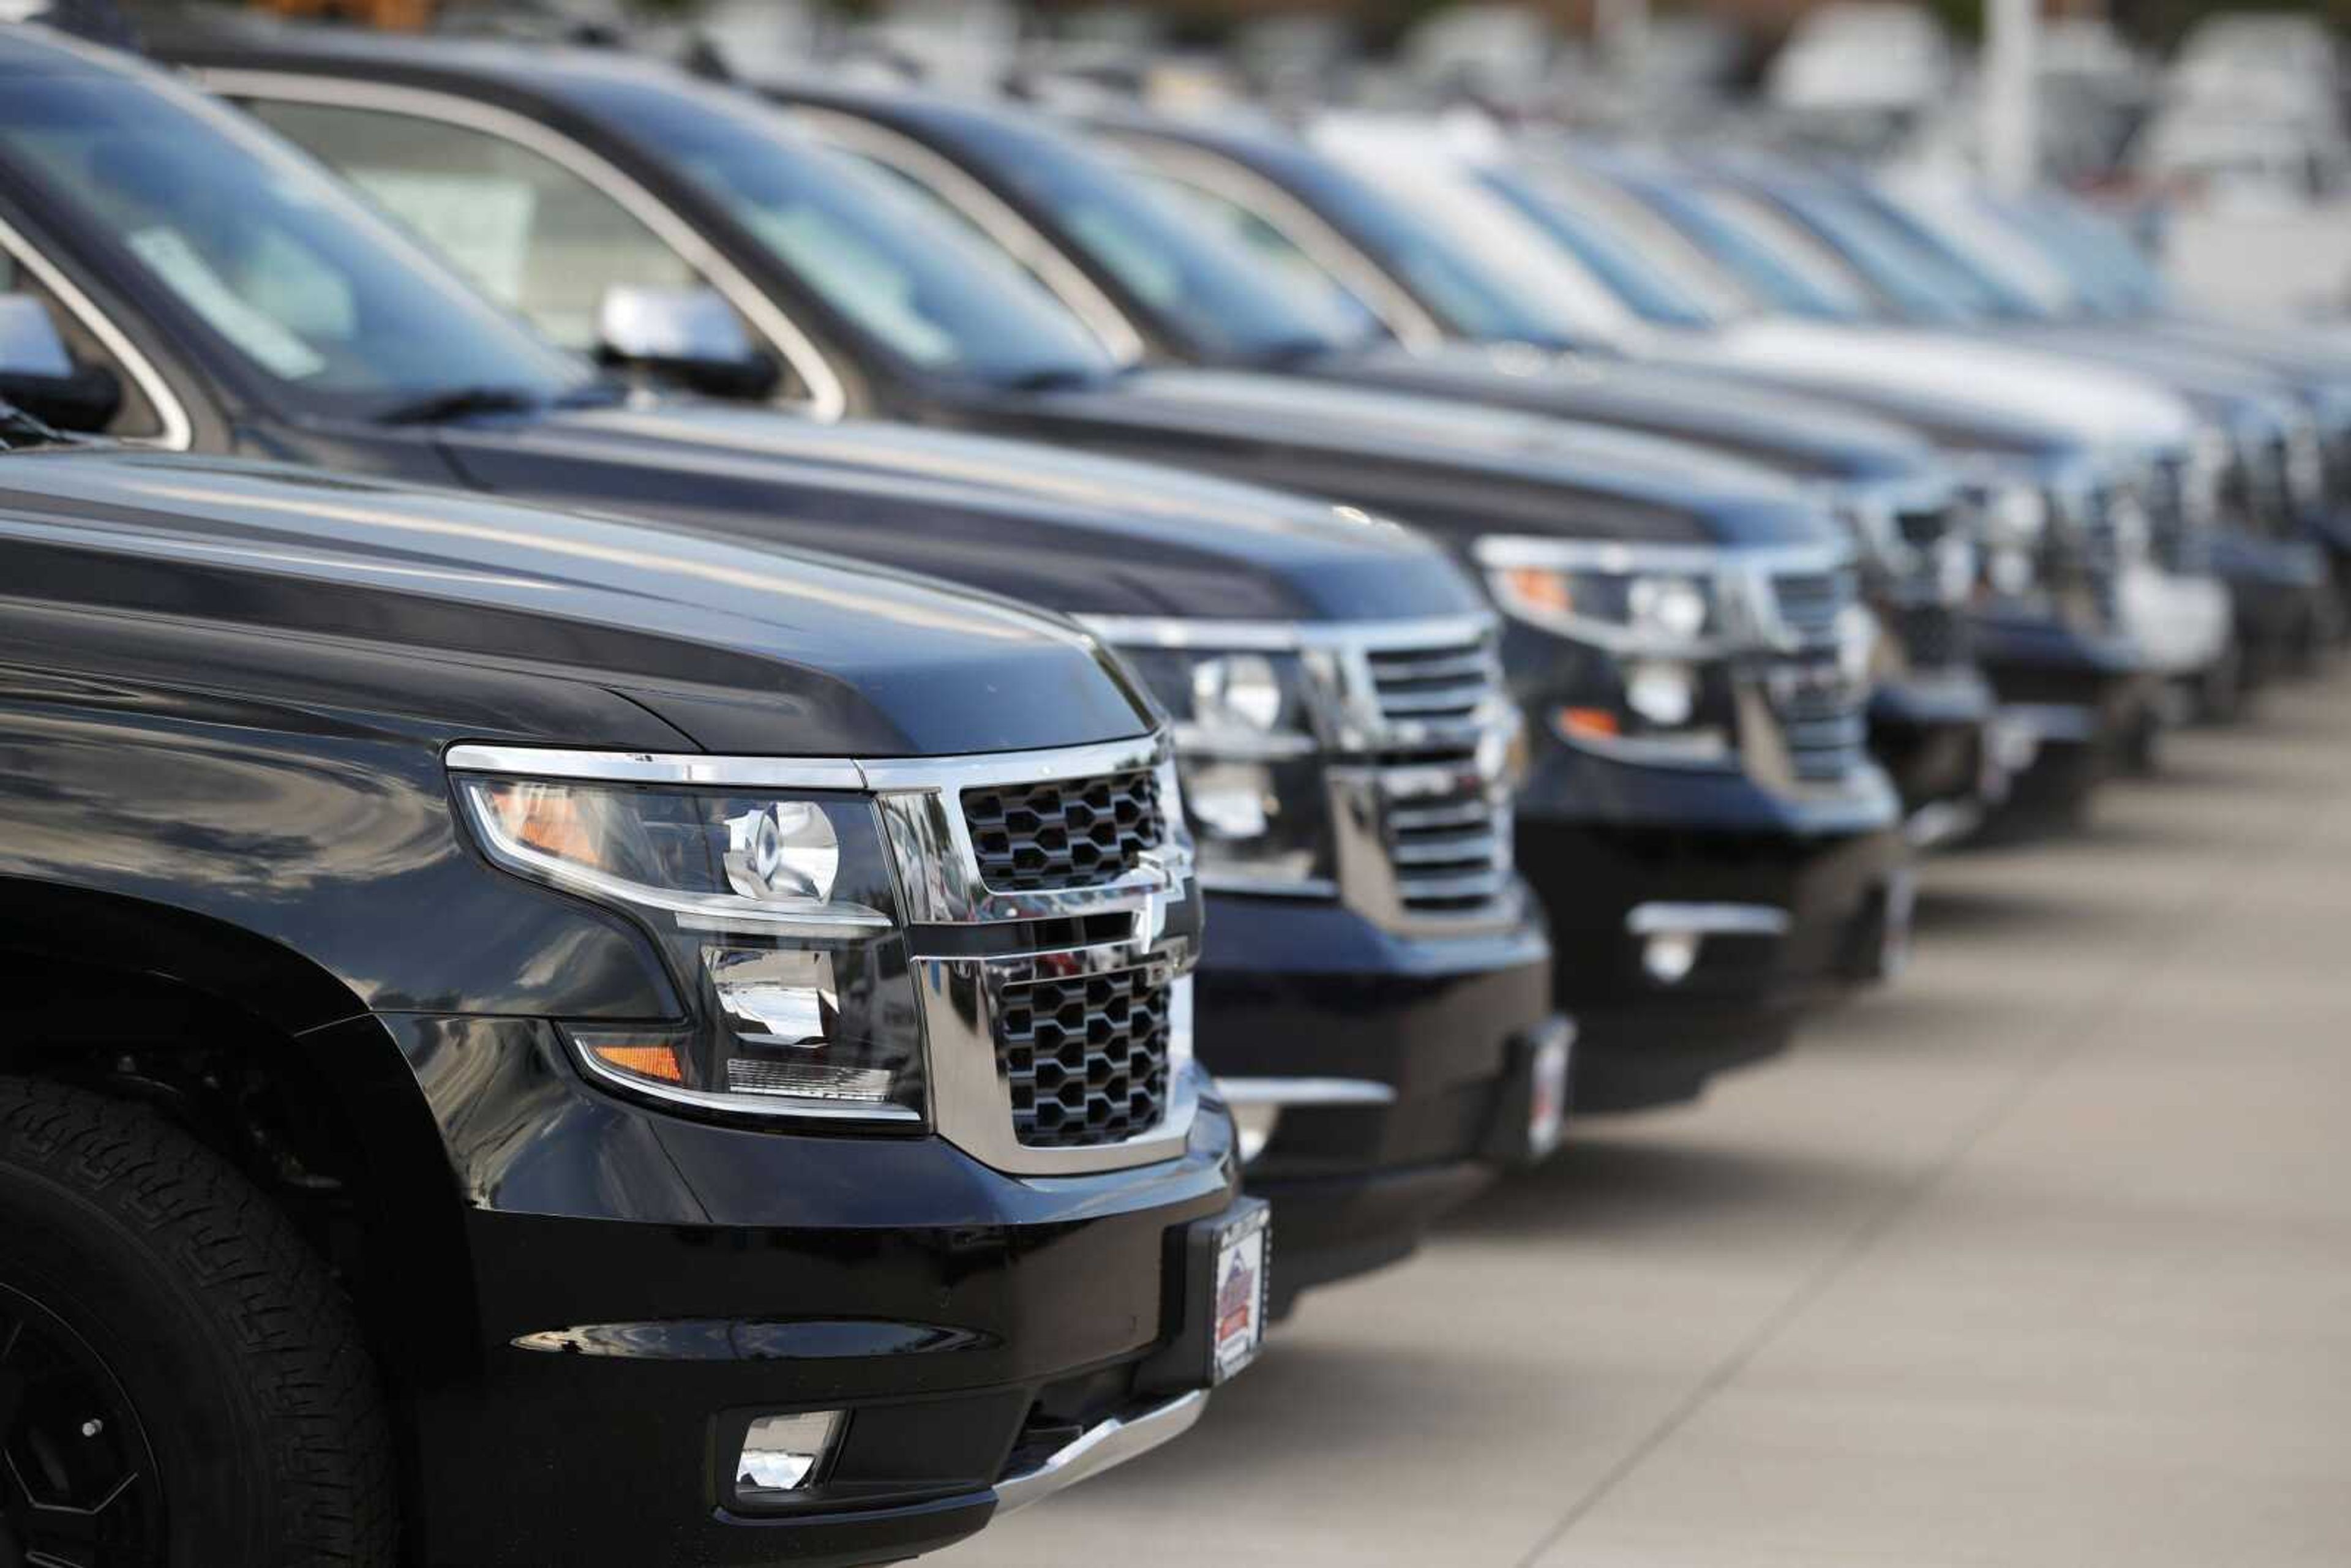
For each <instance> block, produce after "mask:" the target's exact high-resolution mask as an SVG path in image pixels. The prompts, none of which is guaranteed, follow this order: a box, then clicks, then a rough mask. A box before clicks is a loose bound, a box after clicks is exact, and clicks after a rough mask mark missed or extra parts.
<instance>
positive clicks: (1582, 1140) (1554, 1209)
mask: <svg viewBox="0 0 2351 1568" xmlns="http://www.w3.org/2000/svg"><path fill="white" fill-rule="evenodd" d="M1677 1114H1686V1112H1669V1113H1659V1114H1658V1116H1655V1117H1646V1118H1641V1119H1640V1120H1641V1121H1647V1122H1651V1123H1655V1122H1656V1121H1657V1120H1658V1119H1659V1118H1660V1117H1662V1116H1665V1115H1677ZM1610 1125H1614V1123H1613V1122H1612V1123H1611V1124H1610ZM1627 1125H1632V1124H1627ZM1902 1179H1903V1175H1902V1172H1901V1171H1900V1170H1898V1169H1896V1168H1893V1167H1890V1166H1877V1165H1870V1164H1855V1163H1853V1162H1850V1161H1840V1160H1832V1159H1824V1158H1821V1157H1818V1156H1814V1155H1803V1154H1799V1153H1794V1152H1792V1151H1790V1150H1787V1149H1771V1150H1757V1151H1745V1150H1740V1149H1732V1148H1723V1147H1719V1146H1706V1145H1687V1144H1677V1143H1669V1142H1666V1141H1664V1140H1661V1139H1660V1140H1655V1141H1652V1140H1648V1139H1640V1138H1635V1137H1630V1136H1618V1135H1612V1134H1611V1133H1610V1132H1609V1131H1608V1130H1607V1126H1605V1125H1604V1126H1602V1127H1601V1128H1600V1130H1598V1131H1594V1130H1593V1124H1589V1123H1587V1124H1583V1127H1582V1128H1581V1129H1580V1130H1579V1131H1577V1132H1573V1133H1571V1134H1569V1141H1568V1144H1567V1145H1566V1146H1565V1147H1564V1148H1562V1149H1561V1150H1560V1152H1559V1153H1558V1154H1556V1155H1552V1158H1551V1159H1549V1160H1548V1161H1546V1162H1544V1164H1542V1165H1541V1166H1538V1167H1537V1168H1536V1169H1534V1170H1531V1171H1523V1172H1520V1173H1518V1174H1516V1175H1514V1176H1510V1177H1508V1178H1506V1179H1504V1180H1503V1181H1501V1182H1499V1183H1497V1184H1496V1185H1495V1186H1492V1187H1491V1188H1489V1189H1488V1191H1487V1192H1486V1193H1485V1195H1484V1196H1483V1197H1480V1198H1479V1200H1478V1201H1477V1202H1475V1203H1473V1204H1471V1205H1470V1206H1469V1207H1467V1208H1465V1209H1463V1210H1461V1211H1460V1212H1459V1213H1458V1214H1456V1215H1455V1216H1454V1217H1453V1218H1450V1219H1448V1220H1447V1221H1446V1223H1445V1224H1444V1225H1443V1226H1441V1227H1440V1228H1439V1229H1440V1233H1441V1234H1444V1235H1448V1236H1458V1237H1464V1238H1472V1237H1482V1238H1494V1239H1499V1238H1516V1239H1539V1238H1552V1239H1565V1238H1569V1237H1590V1238H1602V1239H1625V1238H1626V1237H1627V1236H1628V1235H1629V1234H1630V1233H1633V1232H1636V1231H1642V1230H1647V1229H1660V1228H1661V1229H1669V1230H1671V1231H1674V1232H1686V1231H1687V1230H1689V1229H1692V1228H1697V1227H1701V1226H1703V1227H1707V1228H1719V1227H1721V1226H1722V1225H1723V1224H1724V1223H1725V1222H1726V1221H1738V1220H1740V1218H1742V1217H1749V1216H1763V1215H1771V1214H1782V1215H1784V1214H1787V1213H1789V1212H1792V1211H1795V1210H1801V1209H1806V1208H1812V1209H1819V1208H1821V1207H1825V1206H1838V1205H1844V1204H1850V1203H1853V1202H1855V1201H1856V1200H1865V1199H1866V1198H1867V1197H1869V1196H1870V1195H1872V1194H1874V1193H1877V1192H1882V1191H1890V1190H1891V1189H1892V1188H1893V1187H1894V1186H1896V1185H1898V1184H1899V1183H1900V1181H1901V1180H1902Z"/></svg>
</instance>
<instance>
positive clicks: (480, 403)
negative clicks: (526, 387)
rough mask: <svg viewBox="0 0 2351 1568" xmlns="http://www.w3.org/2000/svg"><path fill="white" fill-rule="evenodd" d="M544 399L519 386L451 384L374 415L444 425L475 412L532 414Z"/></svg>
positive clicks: (386, 420)
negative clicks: (460, 385) (455, 385)
mask: <svg viewBox="0 0 2351 1568" xmlns="http://www.w3.org/2000/svg"><path fill="white" fill-rule="evenodd" d="M546 406H547V400H546V399H545V398H542V397H540V396H538V394H537V393H534V392H525V391H523V390H522V389H521V388H520V387H491V386H480V387H452V388H449V389H447V390H444V391H442V392H431V393H428V394H426V395H425V396H423V397H420V398H415V399H413V400H411V401H409V402H402V403H395V404H393V405H392V407H390V408H388V409H386V410H384V411H383V412H382V413H379V414H377V415H376V416H375V422H376V423H378V424H446V423H449V422H450V421H451V420H454V419H470V418H472V417H473V416H474V415H475V414H477V413H536V412H538V410H539V409H542V408H545V407H546Z"/></svg>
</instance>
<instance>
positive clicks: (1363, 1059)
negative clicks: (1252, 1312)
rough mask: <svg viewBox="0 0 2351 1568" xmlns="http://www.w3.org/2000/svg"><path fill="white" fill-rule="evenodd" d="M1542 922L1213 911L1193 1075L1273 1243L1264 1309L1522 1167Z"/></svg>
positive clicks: (1351, 1270) (1544, 949)
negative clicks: (1376, 921) (1233, 1149)
mask: <svg viewBox="0 0 2351 1568" xmlns="http://www.w3.org/2000/svg"><path fill="white" fill-rule="evenodd" d="M1551 976H1552V953H1551V946H1550V944H1549V942H1548V940H1547V939H1546V937H1545V935H1544V931H1543V927H1542V925H1541V922H1540V920H1538V919H1536V918H1534V917H1532V916H1531V915H1530V917H1529V918H1527V919H1526V920H1524V921H1523V922H1521V923H1520V924H1519V925H1516V926H1514V927H1512V928H1510V929H1508V930H1505V931H1501V932H1498V933H1493V934H1489V935H1484V936H1468V937H1460V938H1451V939H1445V938H1422V937H1405V936H1396V935H1394V934H1392V933H1390V932H1387V931H1384V930H1383V929H1381V928H1380V927H1378V926H1376V925H1373V924H1372V923H1370V922H1369V921H1366V920H1364V918H1363V917H1362V916H1360V915H1356V914H1354V913H1353V911H1351V910H1348V909H1345V908H1343V907H1341V906H1339V905H1337V904H1325V903H1319V902H1305V901H1299V900H1285V899H1279V898H1266V897H1253V896H1247V895H1243V894H1211V895H1210V897H1209V909H1208V920H1207V943H1206V946H1205V947H1204V949H1203V953H1202V957H1201V962H1200V967H1199V968H1198V969H1197V970H1196V972H1195V976H1194V981H1193V983H1194V986H1195V988H1196V990H1195V996H1196V1003H1195V1006H1196V1020H1197V1021H1196V1034H1197V1039H1198V1042H1199V1044H1198V1049H1199V1053H1200V1060H1201V1062H1202V1063H1203V1064H1204V1065H1205V1066H1207V1068H1208V1069H1209V1070H1210V1071H1213V1072H1215V1073H1216V1074H1217V1078H1218V1080H1219V1082H1222V1083H1223V1084H1224V1085H1225V1088H1226V1092H1228V1094H1229V1095H1230V1096H1231V1098H1232V1100H1233V1102H1234V1108H1235V1111H1236V1113H1237V1114H1238V1115H1239V1116H1240V1117H1241V1118H1242V1122H1243V1125H1244V1126H1245V1127H1247V1128H1249V1129H1250V1131H1251V1134H1252V1139H1253V1140H1254V1138H1255V1137H1256V1136H1262V1137H1263V1138H1264V1140H1265V1141H1264V1144H1263V1146H1262V1148H1261V1149H1260V1150H1259V1151H1257V1152H1256V1153H1255V1157H1253V1158H1252V1159H1251V1160H1250V1161H1249V1165H1248V1166H1247V1168H1246V1170H1245V1172H1244V1175H1245V1177H1246V1179H1247V1182H1248V1187H1249V1192H1250V1193H1251V1194H1253V1195H1255V1196H1258V1197H1264V1198H1267V1199H1269V1200H1270V1202H1271V1203H1272V1204H1273V1208H1274V1228H1275V1232H1276V1234H1277V1236H1278V1237H1279V1238H1280V1243H1279V1245H1280V1266H1279V1267H1278V1268H1276V1269H1275V1270H1274V1272H1273V1298H1272V1302H1273V1304H1272V1310H1273V1312H1274V1313H1275V1314H1276V1315H1280V1314H1281V1313H1282V1312H1286V1311H1287V1310H1288V1309H1289V1307H1290V1305H1291V1304H1292V1303H1293V1302H1294V1301H1295V1300H1296V1298H1297V1295H1298V1293H1299V1292H1300V1291H1303V1290H1305V1289H1306V1288H1308V1287H1309V1286H1312V1285H1317V1284H1322V1283H1326V1282H1329V1281H1334V1280H1339V1279H1344V1278H1347V1277H1349V1276H1352V1275H1354V1274H1360V1273H1363V1272H1364V1271H1366V1270H1372V1269H1375V1268H1379V1267H1381V1266H1383V1265H1384V1264H1387V1263H1391V1262H1394V1261H1395V1260H1399V1259H1401V1258H1404V1257H1406V1256H1408V1255H1409V1254H1410V1253H1411V1252H1412V1250H1413V1249H1415V1248H1416V1247H1417V1246H1418V1245H1419V1242H1420V1239H1421V1237H1422V1236H1423V1235H1424V1234H1425V1233H1426V1230H1427V1228H1428V1227H1429V1226H1430V1225H1431V1224H1432V1223H1433V1222H1434V1221H1435V1220H1436V1219H1437V1217H1438V1216H1440V1215H1442V1214H1443V1213H1445V1212H1446V1211H1447V1209H1450V1208H1452V1207H1455V1206H1456V1205H1457V1204H1458V1203H1460V1202H1461V1201H1462V1200H1463V1199H1465V1198H1467V1197H1470V1196H1471V1195H1472V1194H1474V1193H1475V1192H1477V1191H1478V1190H1479V1188H1480V1187H1482V1186H1485V1185H1486V1183H1487V1182H1488V1181H1489V1180H1490V1179H1491V1178H1492V1176H1493V1174H1494V1171H1495V1169H1496V1167H1497V1166H1498V1165H1499V1164H1503V1163H1507V1161H1508V1160H1510V1158H1512V1157H1514V1156H1516V1155H1520V1154H1522V1153H1524V1152H1525V1149H1524V1138H1525V1129H1526V1127H1527V1124H1528V1121H1527V1111H1526V1099H1525V1096H1526V1093H1527V1084H1528V1082H1529V1075H1530V1071H1531V1047H1532V1042H1533V1041H1535V1040H1537V1038H1538V1037H1539V1036H1541V1034H1542V1033H1543V1032H1544V1031H1545V1030H1546V1028H1547V1027H1548V1026H1550V1024H1551V1020H1552V1001H1551Z"/></svg>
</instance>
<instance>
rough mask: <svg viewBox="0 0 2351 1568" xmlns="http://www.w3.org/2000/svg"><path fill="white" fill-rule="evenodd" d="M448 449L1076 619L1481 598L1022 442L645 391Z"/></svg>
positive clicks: (1348, 612)
mask: <svg viewBox="0 0 2351 1568" xmlns="http://www.w3.org/2000/svg"><path fill="white" fill-rule="evenodd" d="M444 445H445V447H446V449H447V451H448V453H449V455H450V457H451V459H452V461H454V462H455V464H456V465H458V467H459V468H460V469H461V470H462V471H463V472H464V473H465V475H466V476H468V477H469V478H470V479H472V480H473V481H474V482H475V484H478V485H480V486H483V487H484V488H486V489H489V490H493V491H496V492H499V493H501V494H507V495H517V496H531V497H539V498H553V499H558V500H562V501H567V502H579V503H592V504H596V505H603V506H614V507H625V508H626V509H628V510H630V511H632V512H637V513H643V514H644V515H646V516H650V517H656V518H659V519H660V520H662V521H663V522H664V523H670V524H674V525H678V526H682V527H688V528H695V529H698V530H705V531H708V532H712V533H717V534H724V535H726V536H729V537H733V538H755V539H758V540H761V541H764V542H771V543H783V544H789V545H793V546H798V547H802V548H807V549H824V550H831V551H837V552H838V553H840V554H841V555H845V556H852V557H855V558H856V559H861V560H869V561H874V562H877V563H880V564H882V565H885V566H894V567H903V568H906V569H908V570H920V571H922V572H925V573H926V574H929V575H933V576H937V577H944V578H947V579H949V580H953V581H956V582H959V583H964V584H967V585H969V586H972V587H976V588H984V589H987V590H990V591H995V592H998V593H1003V594H1007V595H1010V596H1012V597H1015V598H1018V599H1019V600H1021V601H1023V602H1026V603H1030V604H1037V605H1041V606H1044V607H1046V608H1049V609H1053V610H1059V611H1064V612H1069V613H1071V614H1092V615H1140V616H1177V617H1184V616H1191V617H1207V618H1215V619H1218V620H1251V621H1255V620H1278V621H1340V620H1387V619H1397V618H1404V617H1412V616H1425V615H1457V614H1461V613H1464V612H1473V611H1476V610H1477V609H1479V607H1480V604H1481V601H1480V600H1479V597H1478V595H1477V592H1476V591H1475V590H1474V589H1473V588H1472V587H1471V586H1470V585H1469V584H1468V582H1467V581H1466V580H1463V579H1462V578H1461V577H1460V575H1459V574H1458V573H1457V572H1455V571H1454V570H1452V569H1451V568H1450V567H1449V566H1448V564H1447V561H1446V560H1445V559H1444V557H1443V556H1442V555H1441V554H1440V553H1439V552H1438V551H1437V550H1436V549H1434V548H1433V547H1431V546H1430V545H1429V544H1427V543H1426V541H1424V540H1422V539H1419V538H1415V537H1414V536H1413V535H1411V534H1409V533H1406V532H1405V530H1403V529H1401V528H1396V527H1394V526H1393V525H1384V524H1379V523H1375V522H1373V521H1371V520H1370V519H1368V518H1365V517H1362V516H1361V515H1359V514H1352V513H1349V512H1346V511H1343V510H1342V509H1340V508H1338V507H1333V506H1332V504H1331V503H1329V502H1327V501H1310V500H1306V499H1303V498H1301V497H1294V496H1288V495H1282V494H1279V493H1277V492H1274V491H1270V490H1266V489H1261V488H1258V487H1256V486H1248V485H1239V484H1232V483H1228V482H1226V481H1222V480H1218V479H1213V478H1204V477H1200V476H1196V475H1193V474H1188V473H1185V472H1182V471H1179V470H1175V469H1169V468H1164V467H1158V466H1155V465H1143V464H1139V463H1126V462H1118V461H1115V460H1113V459H1109V458H1103V457H1094V456H1088V455H1084V454H1081V453H1072V452H1067V451H1060V450H1056V449H1053V448H1051V447H1048V446H1045V445H1042V444H1033V443H1014V442H1008V441H999V440H991V439H989V438H987V437H985V436H977V435H968V434H957V433H953V432H944V431H935V430H925V429H917V428H914V427H913V426H910V425H900V424H884V423H872V422H854V421H853V422H850V423H841V424H820V423H815V422H813V421H809V420H800V419H793V418H789V417H785V416H782V415H778V414H777V413H772V412H768V411H762V410H757V409H743V408H734V407H729V406H726V405H724V404H717V403H699V402H638V403H634V404H631V405H626V406H622V407H616V408H609V409H589V410H580V411H570V412H559V413H550V414H548V415H545V416H538V417H532V418H529V419H525V420H513V421H495V422H485V423H476V424H472V425H463V426H456V427H452V428H451V429H449V430H448V431H446V432H445V433H444Z"/></svg>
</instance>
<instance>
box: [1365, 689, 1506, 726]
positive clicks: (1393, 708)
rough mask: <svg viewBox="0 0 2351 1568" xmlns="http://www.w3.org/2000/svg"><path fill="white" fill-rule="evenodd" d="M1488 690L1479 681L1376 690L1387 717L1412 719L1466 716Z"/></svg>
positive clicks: (1474, 709) (1481, 700) (1475, 707)
mask: <svg viewBox="0 0 2351 1568" xmlns="http://www.w3.org/2000/svg"><path fill="white" fill-rule="evenodd" d="M1490 689H1491V688H1490V687H1489V686H1488V685H1487V684H1486V683H1484V682H1482V681H1479V682H1475V683H1472V684H1470V685H1441V686H1411V687H1402V688H1395V687H1388V686H1383V687H1381V688H1380V707H1381V709H1382V710H1383V711H1384V712H1386V713H1388V714H1391V715H1409V716H1412V717H1415V718H1420V717H1425V716H1428V715H1430V714H1468V713H1472V712H1475V711H1476V709H1477V706H1478V705H1479V703H1480V702H1483V701H1484V700H1485V697H1486V694H1487V692H1488V691H1489V690H1490Z"/></svg>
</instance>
